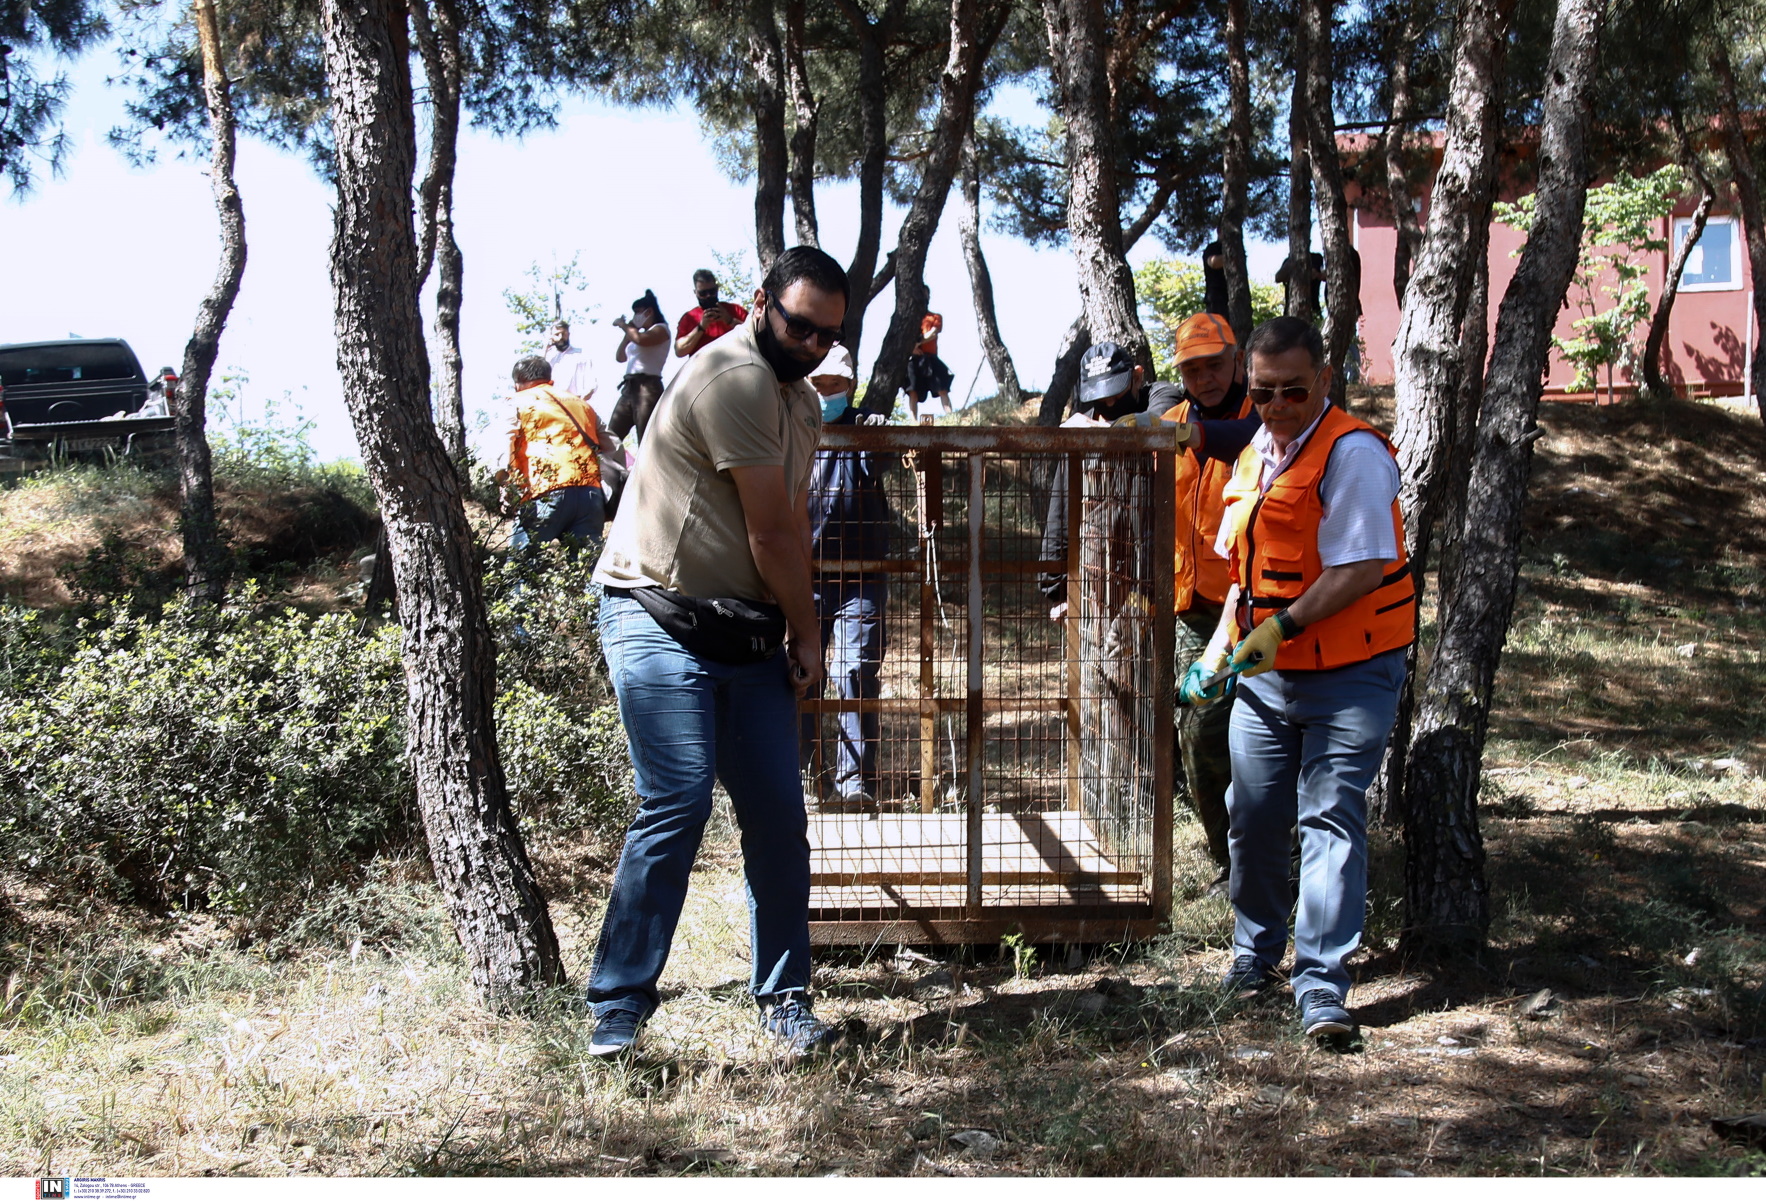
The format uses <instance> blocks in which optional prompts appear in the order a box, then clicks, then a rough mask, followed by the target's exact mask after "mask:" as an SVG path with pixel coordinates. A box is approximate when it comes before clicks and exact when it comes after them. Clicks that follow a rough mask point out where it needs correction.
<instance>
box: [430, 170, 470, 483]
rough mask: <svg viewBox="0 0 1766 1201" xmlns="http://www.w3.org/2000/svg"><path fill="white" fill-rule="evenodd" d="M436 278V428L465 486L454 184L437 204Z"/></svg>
mask: <svg viewBox="0 0 1766 1201" xmlns="http://www.w3.org/2000/svg"><path fill="white" fill-rule="evenodd" d="M436 215H437V217H438V218H439V220H438V221H437V222H436V224H437V226H438V232H437V236H436V262H437V265H438V270H437V272H436V280H435V340H436V344H437V349H438V350H439V352H440V354H439V357H440V359H441V363H440V368H441V378H440V379H439V380H438V381H437V384H436V394H435V428H436V432H437V433H438V434H440V435H441V440H442V446H443V448H444V449H446V450H447V452H448V458H450V459H452V460H453V461H454V465H455V467H456V469H457V470H458V471H459V473H460V482H461V484H462V486H464V485H465V484H466V483H468V482H469V477H468V473H467V465H466V365H465V361H464V359H463V358H462V357H461V354H460V295H461V291H462V289H463V286H464V282H465V274H466V263H465V260H464V258H462V257H461V254H460V243H459V242H457V241H455V239H454V185H453V184H452V183H451V182H450V183H449V184H448V186H447V187H446V188H444V189H443V190H442V196H441V203H440V204H439V205H438V206H437V209H436Z"/></svg>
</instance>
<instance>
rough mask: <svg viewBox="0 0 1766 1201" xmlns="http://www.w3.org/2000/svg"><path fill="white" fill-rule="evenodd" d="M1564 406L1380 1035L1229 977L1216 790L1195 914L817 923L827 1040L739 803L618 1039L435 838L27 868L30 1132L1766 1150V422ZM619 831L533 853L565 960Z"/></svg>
mask: <svg viewBox="0 0 1766 1201" xmlns="http://www.w3.org/2000/svg"><path fill="white" fill-rule="evenodd" d="M1545 424H1546V425H1547V428H1548V430H1549V431H1550V433H1549V436H1548V437H1547V438H1546V439H1545V441H1544V442H1543V443H1542V446H1541V448H1540V449H1541V454H1540V462H1539V470H1538V474H1537V477H1536V489H1535V492H1536V500H1535V503H1534V505H1533V507H1532V514H1531V517H1530V526H1529V538H1530V541H1529V549H1528V561H1527V566H1526V578H1527V591H1526V593H1525V595H1524V596H1523V598H1522V602H1521V604H1520V606H1519V608H1518V612H1517V621H1516V626H1515V630H1514V633H1513V635H1512V637H1511V640H1510V649H1509V654H1508V656H1507V657H1506V660H1505V667H1504V672H1503V675H1502V680H1501V689H1502V697H1503V702H1504V703H1503V707H1502V709H1501V711H1500V712H1499V714H1498V719H1497V728H1496V731H1495V738H1494V739H1493V742H1492V744H1491V747H1490V758H1489V764H1490V767H1491V768H1492V769H1493V770H1492V771H1491V772H1490V775H1489V779H1488V782H1487V785H1486V789H1487V791H1486V801H1487V804H1486V807H1485V812H1484V829H1485V833H1486V836H1487V839H1488V850H1489V870H1490V877H1491V883H1492V890H1493V895H1494V897H1495V900H1496V907H1497V911H1498V915H1497V921H1496V925H1495V928H1494V929H1493V931H1492V937H1491V945H1490V949H1489V951H1488V953H1487V954H1486V955H1485V957H1484V958H1483V959H1482V960H1481V961H1480V962H1477V963H1464V964H1458V965H1453V966H1450V967H1448V968H1445V969H1434V970H1429V971H1424V970H1421V969H1420V968H1418V967H1416V966H1414V965H1406V964H1404V963H1403V962H1401V961H1400V960H1399V959H1398V958H1397V956H1396V954H1395V950H1394V946H1395V941H1396V936H1397V932H1398V924H1399V915H1398V911H1397V902H1396V899H1395V898H1396V896H1397V893H1398V888H1399V881H1400V879H1401V875H1402V862H1401V855H1400V851H1399V849H1398V848H1396V847H1395V846H1393V845H1392V843H1391V841H1390V839H1389V838H1387V837H1385V836H1384V835H1381V836H1378V837H1376V839H1375V846H1374V864H1375V872H1374V889H1373V896H1372V909H1371V920H1370V926H1369V935H1368V939H1367V945H1366V947H1365V949H1364V950H1363V951H1362V952H1361V953H1360V955H1359V956H1358V961H1357V967H1356V971H1357V974H1358V977H1359V983H1358V987H1357V990H1356V993H1355V996H1354V998H1353V1001H1354V1004H1355V1006H1356V1008H1357V1012H1358V1016H1359V1017H1360V1019H1361V1021H1362V1023H1363V1028H1364V1036H1365V1037H1364V1041H1363V1043H1362V1045H1361V1046H1360V1047H1359V1048H1358V1049H1353V1050H1350V1051H1348V1052H1347V1053H1337V1052H1333V1051H1329V1050H1325V1049H1321V1048H1318V1047H1315V1046H1311V1045H1308V1044H1307V1043H1305V1042H1304V1041H1303V1040H1302V1039H1301V1038H1300V1037H1299V1036H1298V1033H1297V1030H1296V1029H1295V1027H1294V1024H1293V1021H1292V1018H1291V1016H1290V1011H1289V1009H1288V1008H1287V1005H1288V1004H1290V1003H1291V1001H1289V1000H1288V999H1286V998H1276V999H1273V1000H1271V1001H1269V1002H1267V1003H1265V1004H1261V1005H1249V1006H1237V1005H1230V1004H1225V1003H1222V1002H1221V1001H1220V1000H1219V998H1218V997H1217V996H1216V994H1215V993H1214V991H1213V989H1212V987H1211V981H1212V980H1213V979H1214V978H1215V977H1216V975H1217V973H1218V972H1219V970H1220V969H1221V967H1222V966H1223V965H1224V963H1225V960H1226V957H1227V951H1226V949H1225V947H1226V939H1227V933H1228V930H1229V915H1228V911H1227V909H1226V906H1225V905H1224V904H1223V903H1222V902H1221V901H1219V900H1217V899H1213V898H1209V897H1206V896H1204V895H1203V891H1202V890H1203V888H1204V886H1205V884H1206V882H1207V880H1208V879H1209V878H1210V877H1211V874H1212V873H1211V870H1210V868H1209V865H1208V864H1207V862H1206V859H1205V855H1204V853H1203V851H1202V847H1201V840H1200V836H1199V832H1198V831H1197V830H1196V829H1195V828H1194V827H1193V826H1181V827H1180V829H1179V843H1180V849H1179V862H1178V865H1177V869H1178V870H1177V879H1178V884H1179V899H1178V904H1177V907H1176V911H1175V913H1174V926H1175V932H1174V933H1173V934H1172V935H1171V936H1170V937H1168V938H1166V939H1164V940H1161V941H1160V942H1158V943H1155V944H1152V945H1146V946H1138V947H1132V948H1091V949H1088V950H1086V951H1085V952H1084V953H1080V952H1070V951H1069V949H1067V948H1035V949H1034V953H1033V954H1031V955H1026V954H1024V953H1022V952H1020V953H1019V954H1017V955H1013V954H1011V953H1009V949H1007V948H981V949H979V950H978V951H977V952H976V953H974V954H973V955H967V956H959V955H950V954H945V953H935V954H934V956H933V957H921V956H918V955H916V954H912V953H901V952H898V951H897V950H896V949H895V948H880V949H878V950H877V951H876V952H875V953H874V954H870V955H860V954H850V953H849V954H846V955H843V956H836V955H829V956H826V957H824V960H823V962H822V965H821V967H820V968H819V969H818V977H817V985H818V989H819V991H820V994H821V998H822V999H821V1001H820V1002H819V1006H818V1008H819V1010H820V1011H821V1012H822V1013H823V1015H824V1016H826V1017H832V1018H837V1019H840V1020H845V1021H849V1022H852V1023H854V1025H855V1028H856V1026H857V1024H859V1023H862V1026H863V1031H862V1033H860V1034H856V1035H855V1038H854V1046H853V1048H852V1049H851V1050H850V1051H849V1052H848V1053H847V1054H845V1055H843V1056H841V1057H839V1058H837V1059H834V1060H832V1061H829V1062H821V1063H813V1064H804V1065H792V1064H788V1063H784V1062H782V1061H780V1060H779V1059H778V1058H777V1057H776V1056H775V1055H774V1053H773V1051H772V1049H771V1048H770V1047H769V1046H768V1045H767V1043H766V1042H765V1041H764V1040H762V1039H761V1038H759V1037H758V1035H757V1030H756V1025H755V1022H754V1017H753V1011H752V1007H751V1005H750V1003H749V1002H748V1000H747V997H746V991H745V986H744V981H745V980H746V976H747V970H748V965H747V962H746V960H745V958H744V956H743V948H744V946H745V943H746V938H745V936H744V930H743V928H742V927H743V926H744V925H745V924H746V923H745V920H744V911H743V907H742V904H741V892H740V863H739V858H738V856H737V854H736V852H735V850H734V840H733V836H732V833H731V831H730V830H729V829H728V828H727V826H719V827H717V828H715V829H714V830H713V831H712V833H711V836H710V837H709V838H708V840H707V845H706V848H705V851H704V853H703V854H702V857H701V863H700V868H699V871H698V872H697V874H696V875H695V878H694V888H693V893H692V896H691V897H690V899H689V904H688V911H687V914H686V916H685V919H684V921H683V923H682V927H681V931H680V935H679V936H678V937H677V939H676V943H675V952H674V957H673V959H672V960H671V963H670V967H669V970H668V973H667V975H666V976H665V980H664V986H665V998H666V999H665V1005H664V1008H663V1009H662V1011H661V1012H660V1013H659V1014H658V1015H657V1018H656V1020H655V1021H654V1022H653V1023H652V1025H651V1027H650V1030H649V1032H648V1035H647V1039H646V1042H645V1044H644V1048H643V1053H642V1055H641V1056H640V1057H639V1058H638V1059H637V1060H636V1061H635V1062H633V1063H630V1064H626V1065H620V1066H612V1067H609V1066H607V1065H604V1064H599V1063H595V1062H591V1061H589V1060H588V1058H587V1056H586V1054H585V1049H586V1043H587V1035H588V1027H587V1023H586V1022H585V1021H584V1020H583V1019H582V1018H581V1017H580V1016H578V1015H577V1014H576V1013H575V1012H574V1011H573V1010H572V1008H571V1007H570V1005H569V1004H568V998H563V997H561V998H557V999H555V1000H554V1002H553V1003H552V1004H551V1005H550V1007H549V1008H548V1009H546V1011H545V1012H543V1013H541V1014H538V1015H536V1016H530V1017H526V1018H520V1019H496V1018H493V1017H490V1016H488V1015H487V1014H485V1013H483V1012H482V1011H480V1010H479V1009H478V1008H477V1007H476V1006H475V1005H473V1004H472V1003H471V1001H470V999H469V998H468V997H467V996H466V993H465V990H464V986H463V982H462V973H461V970H460V965H459V962H458V959H457V956H456V955H455V954H454V953H453V951H452V949H451V946H450V936H449V934H448V932H447V929H446V925H445V922H444V921H443V919H442V918H441V916H440V914H439V913H438V911H437V909H436V907H435V904H434V900H433V893H432V891H431V890H430V889H429V888H428V886H427V885H426V884H425V883H423V882H422V881H421V879H420V873H417V872H415V871H413V870H412V869H410V868H409V867H400V866H399V865H390V866H388V867H387V868H386V869H385V870H384V871H383V872H382V873H381V874H380V875H379V877H378V878H377V880H376V881H375V883H374V884H373V885H372V886H371V887H370V888H369V890H368V891H367V892H366V893H364V894H362V895H361V896H358V897H356V898H353V899H352V898H347V897H337V898H330V899H328V900H326V901H325V902H324V903H323V904H321V905H317V906H316V907H315V910H314V917H313V919H312V920H311V921H310V922H309V923H308V925H307V928H306V929H304V930H301V931H288V932H283V937H282V940H281V941H272V942H270V943H268V944H263V943H260V944H257V945H251V946H241V945H240V943H241V941H242V936H241V935H239V934H235V933H233V932H231V931H229V930H228V929H225V928H223V927H220V926H218V925H216V924H214V923H212V922H209V921H206V920H205V919H202V918H200V917H185V918H176V919H156V918H152V917H150V916H146V915H142V914H139V913H130V912H122V911H98V910H95V909H92V908H87V907H82V906H81V905H80V904H79V903H78V902H76V901H73V900H70V899H69V898H65V897H54V896H49V895H45V894H42V893H40V892H30V891H29V890H27V889H25V888H24V887H23V885H22V884H21V883H20V882H16V881H14V882H8V884H9V888H8V889H7V890H5V891H6V892H9V893H10V894H11V895H12V896H14V897H15V898H16V902H15V908H14V910H13V912H12V913H11V914H10V915H7V914H6V913H5V912H4V911H3V910H0V921H4V922H6V923H7V927H8V930H9V933H8V934H7V935H6V938H5V940H4V942H5V949H4V951H3V952H0V955H3V958H0V977H4V978H5V979H6V981H7V982H6V984H5V997H6V1001H5V1005H6V1008H5V1013H6V1014H7V1017H6V1019H5V1022H4V1024H0V1174H7V1175H39V1174H49V1173H50V1172H51V1171H53V1173H54V1174H58V1175H60V1174H69V1175H74V1174H104V1175H156V1176H157V1175H184V1174H201V1173H214V1174H236V1175H255V1174H282V1173H311V1174H331V1175H343V1174H387V1175H405V1174H430V1173H435V1174H441V1173H447V1174H503V1173H522V1174H527V1173H532V1174H587V1175H595V1174H609V1175H675V1174H684V1173H708V1174H749V1173H756V1174H812V1173H844V1174H851V1175H859V1174H881V1175H946V1176H967V1175H994V1174H1020V1173H1023V1174H1031V1173H1075V1174H1077V1173H1085V1174H1154V1173H1157V1174H1166V1173H1186V1174H1188V1173H1219V1174H1271V1175H1273V1174H1313V1175H1338V1174H1358V1175H1360V1174H1374V1175H1381V1174H1384V1175H1395V1174H1412V1173H1414V1174H1417V1175H1425V1174H1430V1175H1432V1174H1481V1175H1489V1174H1516V1175H1520V1174H1525V1175H1540V1174H1545V1175H1566V1174H1568V1175H1580V1174H1595V1173H1602V1174H1614V1173H1633V1172H1635V1173H1644V1174H1746V1173H1750V1172H1751V1173H1753V1174H1756V1175H1757V1174H1760V1173H1762V1172H1766V1155H1763V1154H1762V1153H1761V1152H1759V1151H1750V1150H1748V1149H1746V1148H1742V1147H1738V1146H1734V1145H1730V1144H1727V1143H1724V1142H1722V1141H1721V1140H1719V1139H1718V1138H1717V1137H1716V1136H1715V1135H1714V1134H1713V1133H1712V1132H1711V1130H1710V1127H1709V1120H1710V1119H1711V1118H1712V1117H1714V1116H1718V1115H1721V1114H1726V1113H1735V1112H1758V1111H1761V1110H1766V1083H1763V1074H1766V871H1763V870H1762V869H1766V783H1762V781H1761V779H1760V774H1761V771H1762V769H1763V768H1766V755H1763V753H1762V752H1763V751H1766V747H1763V746H1762V745H1761V738H1762V733H1761V730H1760V722H1761V717H1760V709H1759V705H1758V702H1757V692H1758V679H1759V672H1760V668H1759V663H1760V655H1761V653H1762V651H1763V650H1766V621H1763V620H1762V619H1761V617H1760V615H1759V612H1758V608H1757V606H1758V605H1760V604H1766V596H1763V595H1762V593H1761V581H1762V580H1763V579H1766V540H1763V539H1766V525H1763V524H1762V522H1761V521H1760V518H1761V517H1762V516H1766V515H1763V514H1761V513H1759V512H1758V511H1757V510H1758V508H1759V506H1760V505H1761V504H1762V503H1763V502H1762V498H1761V489H1760V488H1759V486H1758V485H1759V482H1760V480H1759V472H1758V471H1757V470H1756V468H1755V467H1754V466H1753V465H1754V464H1759V463H1766V440H1763V439H1762V437H1761V435H1760V433H1759V430H1758V427H1757V426H1756V425H1753V424H1751V423H1750V422H1749V421H1748V420H1746V419H1740V418H1737V417H1734V416H1732V415H1729V414H1725V413H1723V412H1721V411H1720V410H1717V409H1715V408H1705V407H1696V406H1679V407H1676V408H1675V409H1674V410H1670V411H1669V414H1668V420H1667V421H1666V422H1664V420H1663V418H1662V417H1661V416H1660V415H1659V414H1658V413H1657V412H1656V411H1655V410H1648V409H1643V408H1622V409H1620V410H1606V411H1603V410H1595V409H1593V408H1589V407H1575V406H1556V407H1554V408H1552V409H1550V410H1548V412H1547V414H1546V417H1545ZM1664 429H1665V430H1667V431H1668V433H1667V434H1666V435H1664V433H1663V431H1664ZM1664 439H1665V440H1664ZM1646 446H1647V447H1648V448H1649V449H1648V453H1647V454H1646V453H1644V452H1643V448H1644V447H1646ZM1712 479H1715V480H1717V481H1718V482H1719V485H1720V486H1719V487H1718V489H1717V491H1716V492H1715V493H1712V494H1710V495H1704V494H1700V495H1697V496H1694V497H1692V498H1690V499H1686V498H1682V499H1673V500H1666V501H1664V500H1663V499H1662V496H1663V495H1664V494H1666V495H1670V496H1675V497H1678V496H1680V493H1678V492H1675V491H1674V489H1676V488H1681V489H1694V490H1697V489H1699V488H1703V487H1705V486H1706V485H1707V484H1708V483H1709V482H1710V481H1711V480H1712ZM1575 487H1580V488H1582V489H1583V492H1580V493H1572V492H1570V489H1571V488H1575ZM1597 491H1601V492H1605V493H1607V494H1608V495H1606V496H1604V497H1602V496H1599V495H1596V493H1597ZM1583 497H1588V498H1589V499H1587V500H1583V499H1581V498H1583ZM1676 513H1686V514H1687V515H1692V514H1696V515H1697V516H1698V519H1699V520H1698V523H1697V524H1696V525H1687V524H1686V523H1684V522H1682V521H1680V520H1679V518H1678V517H1676V516H1674V514H1676ZM1670 559H1679V560H1681V566H1679V567H1675V568H1669V567H1663V566H1661V565H1662V564H1663V563H1664V562H1666V561H1667V560H1670ZM1651 564H1654V565H1655V566H1654V567H1651V566H1650V565H1651ZM1687 643H1693V644H1695V649H1694V651H1693V652H1691V653H1690V654H1687V653H1684V652H1683V650H1682V649H1681V648H1683V647H1684V646H1685V645H1686V644H1687ZM720 820H722V819H720ZM612 854H613V848H612V847H610V846H609V845H606V844H605V843H601V842H596V841H593V840H581V839H577V840H572V839H566V838H562V837H558V836H552V837H550V838H549V839H548V840H547V841H545V842H544V843H543V844H542V845H541V846H539V847H538V849H537V852H536V858H537V861H538V863H539V865H540V868H541V871H542V874H543V876H544V879H545V881H546V885H547V888H548V891H549V894H550V895H551V896H552V897H553V898H554V904H553V913H554V917H555V920H556V922H557V925H558V928H559V932H560V937H561V939H562V941H563V944H564V947H565V954H566V961H567V966H568V968H569V970H570V972H571V974H572V978H573V979H580V978H581V977H582V976H583V974H584V972H585V969H586V966H587V962H588V957H589V954H590V952H591V950H592V943H593V936H594V932H595V929H596V925H597V922H598V918H599V909H600V906H601V905H602V903H603V901H604V898H605V895H606V886H607V879H608V874H609V871H610V869H611V856H612ZM1546 990H1549V994H1550V997H1549V1001H1548V1002H1546V1003H1543V1004H1539V1003H1537V999H1539V998H1540V994H1541V993H1542V992H1544V991H1546ZM975 1131H980V1132H984V1133H985V1134H986V1135H987V1136H988V1137H986V1138H982V1137H978V1136H976V1135H975V1134H973V1133H971V1132H975Z"/></svg>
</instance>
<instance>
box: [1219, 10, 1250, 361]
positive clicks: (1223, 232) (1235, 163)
mask: <svg viewBox="0 0 1766 1201" xmlns="http://www.w3.org/2000/svg"><path fill="white" fill-rule="evenodd" d="M1249 23H1250V13H1249V0H1226V84H1227V87H1226V91H1227V118H1226V141H1225V149H1224V152H1223V153H1222V155H1221V167H1220V250H1221V257H1222V259H1223V260H1224V263H1223V265H1222V270H1224V271H1225V273H1226V321H1227V324H1228V325H1230V326H1232V330H1233V337H1235V338H1237V339H1238V341H1239V345H1240V346H1243V345H1244V344H1245V342H1246V340H1247V339H1248V338H1250V336H1251V324H1252V321H1251V270H1250V267H1249V265H1248V264H1247V263H1246V260H1245V219H1246V217H1247V215H1248V214H1249V212H1250V195H1251V137H1252V135H1251V59H1250V55H1249V53H1248V52H1247V51H1246V48H1245V27H1246V26H1247V25H1248V24H1249Z"/></svg>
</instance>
